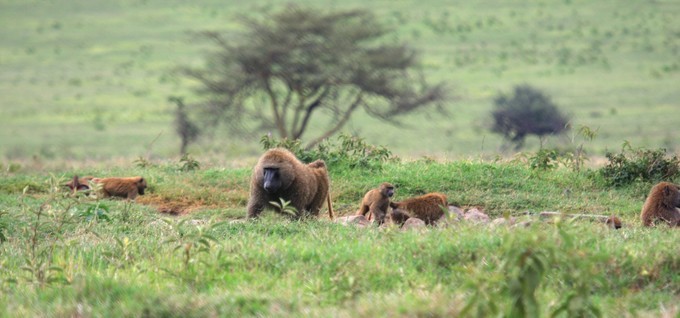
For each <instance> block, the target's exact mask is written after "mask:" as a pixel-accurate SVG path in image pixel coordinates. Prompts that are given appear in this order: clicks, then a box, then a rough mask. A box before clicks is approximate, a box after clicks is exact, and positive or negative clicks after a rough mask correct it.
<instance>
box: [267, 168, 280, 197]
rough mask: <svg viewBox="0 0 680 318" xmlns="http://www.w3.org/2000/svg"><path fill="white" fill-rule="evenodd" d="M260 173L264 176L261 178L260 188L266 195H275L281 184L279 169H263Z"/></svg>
mask: <svg viewBox="0 0 680 318" xmlns="http://www.w3.org/2000/svg"><path fill="white" fill-rule="evenodd" d="M262 173H263V174H264V175H263V178H262V187H263V188H264V190H265V191H267V192H268V193H275V192H276V191H278V190H279V189H281V185H282V182H281V173H280V172H279V168H275V167H265V168H264V169H263V172H262Z"/></svg>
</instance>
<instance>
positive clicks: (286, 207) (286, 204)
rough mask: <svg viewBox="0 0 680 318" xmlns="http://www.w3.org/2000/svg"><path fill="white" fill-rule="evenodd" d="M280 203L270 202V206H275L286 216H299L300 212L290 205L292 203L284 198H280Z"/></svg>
mask: <svg viewBox="0 0 680 318" xmlns="http://www.w3.org/2000/svg"><path fill="white" fill-rule="evenodd" d="M279 201H280V202H276V201H269V204H271V205H273V206H275V207H276V209H277V210H278V211H279V212H280V213H282V214H285V215H288V216H291V217H294V216H297V215H298V210H297V209H296V208H295V207H294V206H291V205H290V201H287V200H284V199H283V198H279Z"/></svg>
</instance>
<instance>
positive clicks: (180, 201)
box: [136, 195, 215, 215]
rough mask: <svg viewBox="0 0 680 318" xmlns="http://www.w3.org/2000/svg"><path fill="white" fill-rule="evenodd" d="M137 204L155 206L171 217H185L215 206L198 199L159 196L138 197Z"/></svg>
mask: <svg viewBox="0 0 680 318" xmlns="http://www.w3.org/2000/svg"><path fill="white" fill-rule="evenodd" d="M136 202H137V203H140V204H145V205H150V206H153V207H154V208H155V209H156V210H158V212H160V213H166V214H171V215H184V214H187V213H191V212H193V211H196V210H198V209H203V208H212V207H215V205H214V204H209V203H206V202H204V201H203V200H201V199H196V198H189V197H185V198H172V199H170V198H166V197H162V196H159V195H145V196H143V197H138V198H137V200H136Z"/></svg>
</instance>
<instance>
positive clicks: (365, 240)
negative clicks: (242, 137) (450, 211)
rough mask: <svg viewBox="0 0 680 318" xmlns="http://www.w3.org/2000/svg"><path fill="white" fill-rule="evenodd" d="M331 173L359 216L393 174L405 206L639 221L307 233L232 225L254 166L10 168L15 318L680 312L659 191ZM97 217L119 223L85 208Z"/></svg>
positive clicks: (677, 262) (324, 226) (496, 178)
mask: <svg viewBox="0 0 680 318" xmlns="http://www.w3.org/2000/svg"><path fill="white" fill-rule="evenodd" d="M330 171H331V179H332V194H333V198H334V207H335V208H336V211H337V213H338V214H340V215H347V214H352V213H353V212H354V211H355V210H356V207H357V204H358V202H359V201H360V200H361V197H362V195H363V194H364V192H365V191H366V190H368V189H370V188H372V187H375V186H376V185H377V184H379V183H380V182H383V181H390V182H393V183H394V184H395V185H396V187H397V189H396V191H397V192H396V196H395V199H396V200H400V199H403V198H406V197H409V196H413V195H418V194H421V193H424V192H430V191H439V192H443V193H445V194H447V195H448V197H449V199H450V201H451V202H452V203H455V204H457V205H460V206H463V207H466V206H475V207H480V208H482V209H484V210H485V211H486V212H487V213H488V214H490V215H491V216H492V217H500V216H502V215H514V216H518V217H519V216H522V215H523V213H524V212H526V211H530V212H540V211H545V210H550V211H563V212H568V213H576V212H583V213H598V214H616V215H618V216H620V217H621V218H622V219H623V221H624V224H625V227H624V228H623V229H621V230H617V231H614V230H611V229H608V228H606V227H605V226H604V225H602V224H600V223H596V222H590V221H587V220H581V221H569V220H560V221H557V223H553V222H548V221H536V222H533V223H532V225H531V226H529V227H526V228H525V227H504V226H500V227H491V226H488V225H475V224H469V223H453V224H451V225H450V226H448V227H445V228H435V229H428V230H425V231H406V232H404V231H400V230H398V229H395V228H388V229H380V230H379V229H376V228H373V227H370V228H356V227H352V226H349V227H346V226H342V225H339V224H334V223H330V222H328V221H327V219H326V218H325V217H324V218H321V219H319V220H308V221H303V222H292V221H289V220H287V219H285V218H283V217H281V216H278V215H276V214H274V213H271V212H269V213H265V214H264V215H263V218H262V219H260V220H259V221H255V222H245V223H243V222H231V221H233V220H235V219H240V218H243V217H244V216H245V202H246V200H247V197H248V184H249V176H250V168H249V167H242V168H229V169H225V168H222V167H220V166H211V165H205V166H204V167H203V168H202V169H199V170H194V171H189V172H182V171H180V170H179V164H176V163H166V164H156V165H151V166H147V167H146V168H140V167H136V166H133V165H121V166H117V167H109V168H92V167H90V168H85V169H81V170H75V171H74V170H70V169H63V170H55V171H53V173H54V175H55V178H51V177H46V176H45V174H44V173H43V172H41V171H23V172H20V173H11V174H10V173H6V172H5V173H4V174H3V175H2V178H1V179H2V181H1V182H0V212H1V214H0V230H1V232H0V233H2V234H3V237H4V238H3V242H2V243H0V293H2V296H3V297H0V306H2V307H3V308H5V310H4V311H3V314H2V315H3V316H8V317H10V316H11V317H33V316H57V317H62V316H63V317H66V316H84V317H89V316H113V317H116V316H120V317H138V316H149V317H161V316H238V317H242V316H284V317H288V316H289V317H297V316H301V315H303V316H340V317H373V316H390V317H393V316H447V317H450V316H457V315H460V314H461V313H464V315H466V316H469V315H479V316H490V315H495V314H499V313H501V314H503V313H504V314H510V313H511V310H512V309H513V308H515V309H517V308H524V309H526V310H534V311H535V312H536V313H537V314H538V315H539V316H549V315H550V314H551V313H553V312H555V311H557V310H558V308H560V306H561V305H562V304H564V303H565V301H566V300H569V299H572V300H573V301H572V303H571V307H569V308H571V310H572V311H570V312H568V313H566V314H565V315H564V316H574V315H576V314H577V313H576V312H575V310H577V309H580V310H585V311H588V310H591V309H593V308H595V309H596V310H599V311H600V312H601V313H602V314H603V316H605V317H612V316H624V315H639V316H649V317H656V316H659V315H661V314H664V313H665V314H668V315H673V314H677V313H678V310H680V308H678V307H677V302H678V300H680V290H679V289H678V286H680V280H679V279H678V278H679V277H680V276H678V275H677V273H678V270H680V258H678V253H677V251H678V250H677V244H676V243H677V241H678V239H680V232H679V231H677V230H673V229H668V228H665V227H660V228H653V229H648V228H642V227H641V226H640V224H639V220H638V215H639V211H640V208H641V205H642V202H643V200H644V197H645V195H646V192H647V191H648V189H649V187H650V184H646V183H636V184H633V185H631V186H628V187H623V188H609V187H607V186H605V183H604V182H603V180H601V179H600V177H599V176H598V175H597V174H596V172H594V171H590V170H587V171H584V172H581V173H576V172H573V171H570V170H567V169H564V168H560V169H557V170H554V171H543V172H541V171H535V170H531V169H530V168H528V165H527V164H526V163H523V162H520V161H514V162H484V161H476V160H475V161H455V162H433V161H431V160H419V161H405V162H389V163H386V164H385V165H384V167H383V169H382V170H366V169H361V168H355V169H347V168H344V167H342V166H331V167H330ZM73 173H78V174H80V175H86V174H93V175H119V174H126V175H132V174H140V175H144V176H145V177H146V178H147V180H148V182H149V189H148V193H147V194H146V195H144V196H141V197H139V198H138V199H137V201H136V202H134V203H132V204H129V203H126V202H125V201H122V200H106V201H96V200H94V199H90V198H86V197H83V196H79V197H75V198H74V197H71V196H69V195H68V194H66V193H64V192H63V190H62V191H57V190H58V189H59V187H56V188H55V185H58V184H60V183H61V182H62V181H66V180H67V178H68V177H69V176H71V175H72V174H73ZM62 176H63V177H62ZM57 179H61V180H57ZM24 189H26V193H25V194H22V193H23V191H24ZM163 200H167V201H168V202H180V203H186V204H195V205H196V208H197V209H195V210H192V212H191V213H188V214H185V215H182V216H179V217H171V216H169V215H163V214H159V213H158V211H157V210H156V206H155V205H154V204H158V203H161V202H166V201H163ZM97 204H99V205H98V206H97ZM40 207H43V213H42V214H41V215H40V217H39V218H38V216H37V211H39V210H40ZM93 207H94V208H96V207H99V208H100V209H104V210H106V211H107V212H106V213H105V216H107V217H108V218H106V219H102V218H100V219H92V217H91V215H90V217H89V218H88V214H87V213H85V214H83V213H84V212H86V211H88V209H89V208H93ZM164 218H166V219H167V220H168V223H166V222H164V221H162V219H164ZM525 257H528V258H527V259H531V261H521V260H523V259H525ZM50 267H51V268H52V269H53V270H52V271H47V269H48V268H50ZM27 268H30V269H32V270H33V272H31V271H28V270H26V269H27ZM39 269H42V270H43V271H42V272H43V273H48V274H51V275H52V276H49V275H47V276H41V275H39V274H37V273H40V271H39ZM49 277H52V278H53V280H52V281H49V280H48V278H49ZM530 281H533V282H536V283H537V286H538V288H537V289H536V291H535V294H532V293H528V294H521V293H519V292H518V289H517V288H522V286H524V285H523V284H527V282H530ZM532 290H533V289H532ZM520 296H521V297H520ZM572 296H573V298H570V297H572ZM532 299H533V300H532ZM518 301H520V303H522V304H524V305H523V306H524V307H522V306H518V305H516V304H517V303H518ZM513 304H515V305H513ZM464 310H465V312H463V311H464Z"/></svg>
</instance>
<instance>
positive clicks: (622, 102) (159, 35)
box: [0, 0, 680, 160]
mask: <svg viewBox="0 0 680 318" xmlns="http://www.w3.org/2000/svg"><path fill="white" fill-rule="evenodd" d="M287 3H288V2H287V1H259V0H258V1H192V2H185V1H160V0H139V1H137V0H134V1H100V0H75V1H43V0H40V1H30V0H29V1H23V0H21V1H11V0H2V1H0V37H1V38H2V41H1V42H0V140H2V142H1V143H0V155H2V156H3V158H4V160H20V159H23V158H37V159H40V160H42V159H58V158H67V159H81V160H82V159H101V158H111V157H126V158H136V157H138V156H141V155H150V156H157V157H167V156H170V155H174V154H176V153H177V150H178V148H179V145H178V144H179V142H178V140H177V137H176V134H175V133H174V129H173V127H172V120H173V111H174V105H173V104H172V103H169V102H168V97H169V96H184V97H185V101H186V102H187V103H192V102H197V101H199V98H198V96H196V94H195V93H194V91H193V89H194V88H197V87H196V83H194V82H191V81H189V80H188V79H186V78H182V77H179V76H177V74H176V73H175V72H174V70H176V69H177V68H178V67H181V66H198V65H202V64H203V61H204V54H205V53H206V52H208V51H210V50H211V47H210V46H209V44H208V43H207V42H205V41H199V40H196V35H195V34H196V32H200V31H205V30H216V31H224V32H226V33H229V32H237V31H239V30H240V29H241V24H240V20H239V16H258V14H260V13H261V12H265V11H268V12H271V11H273V10H278V9H281V8H283V7H285V5H286V4H287ZM295 3H296V4H300V5H311V6H315V7H320V8H327V9H329V10H336V9H337V10H343V9H353V8H362V9H368V10H371V11H372V12H374V13H375V15H376V19H378V20H379V21H380V22H382V23H384V24H385V25H386V26H388V27H390V28H392V29H393V30H394V32H393V33H392V34H390V35H389V36H388V37H387V38H386V40H388V41H391V40H395V41H401V42H406V43H409V44H410V45H411V46H413V47H414V48H416V49H417V50H418V51H419V52H420V55H419V57H420V61H421V65H422V68H423V69H422V71H423V75H424V76H425V77H426V78H427V79H428V81H429V82H431V83H437V82H445V83H447V87H448V89H447V91H448V93H449V96H450V97H451V98H450V100H449V101H448V102H446V103H445V109H446V110H447V111H448V114H447V115H440V114H438V113H435V112H434V110H427V111H422V112H419V113H417V114H413V115H409V116H407V117H403V118H402V123H401V124H400V125H398V126H396V127H395V126H391V125H388V124H385V123H382V122H380V121H379V120H375V119H372V118H370V117H368V116H367V115H366V114H363V113H360V112H359V113H357V114H356V116H354V118H353V120H352V121H351V122H350V123H349V124H348V126H347V127H346V129H345V131H346V132H348V133H352V134H355V135H360V136H362V137H364V138H366V139H367V140H368V141H369V142H370V143H373V144H380V145H386V146H388V147H389V148H390V149H391V150H392V151H394V153H396V154H398V155H402V156H411V157H419V156H422V155H430V156H446V157H449V158H451V157H456V158H466V157H467V156H469V155H477V154H486V155H491V156H494V155H495V154H496V152H497V151H498V149H499V147H500V146H501V144H502V139H501V138H500V137H499V136H497V135H494V134H491V133H490V132H489V130H488V127H489V126H490V111H491V110H492V109H493V99H494V96H496V94H498V93H509V92H511V90H512V87H513V86H515V85H520V84H529V85H532V86H534V87H537V88H538V89H541V90H542V91H544V92H545V93H546V94H548V95H549V96H551V97H552V99H553V100H554V102H555V103H556V104H557V105H558V106H559V107H560V109H562V110H563V111H565V112H566V113H568V114H570V115H571V118H572V122H571V124H572V126H573V127H575V128H578V127H580V126H581V125H586V126H588V127H590V128H592V129H593V130H597V131H598V136H597V138H596V139H595V140H593V142H592V144H591V145H589V148H588V150H589V152H590V153H591V154H595V155H600V156H601V155H603V154H604V152H605V151H606V150H618V149H619V147H620V145H621V143H622V142H623V141H624V140H628V141H630V142H631V143H632V144H633V145H634V146H646V147H665V148H668V149H669V150H671V151H675V150H676V149H678V145H679V143H680V142H679V141H678V138H677V136H678V135H680V132H679V129H680V128H679V127H680V126H678V125H677V120H676V118H677V116H675V114H676V113H677V111H678V109H680V105H679V104H678V101H679V100H680V90H678V84H677V83H679V82H680V39H679V37H680V35H679V34H680V26H679V25H678V23H676V20H677V19H676V18H677V16H678V15H679V14H680V5H679V4H678V3H677V2H676V1H651V2H649V1H648V2H640V1H614V0H610V1H579V0H574V1H569V0H566V1H475V2H473V3H471V2H469V1H437V0H424V1H370V2H365V1H354V0H348V1H295ZM327 120H329V119H328V118H323V117H320V118H318V121H317V122H316V123H315V125H316V127H323V126H325V125H327V123H326V121H327ZM266 133H267V132H266V131H263V132H261V134H260V135H263V134H266ZM317 135H318V134H315V131H314V129H312V131H310V132H309V136H308V137H307V138H312V137H314V136H317ZM569 137H570V134H567V136H565V137H553V138H549V139H548V140H547V142H546V143H547V145H550V146H553V145H557V146H560V147H565V148H567V147H570V146H571V139H572V138H569ZM257 138H259V136H256V138H255V140H257ZM304 138H305V136H303V139H304ZM537 145H538V140H536V139H532V138H530V140H529V141H528V146H529V147H530V149H535V148H537ZM189 150H190V152H191V153H192V154H194V155H209V154H216V155H217V156H220V157H230V158H233V157H240V156H242V155H243V154H249V155H251V156H252V155H256V154H257V152H258V151H259V147H258V146H257V143H256V142H253V140H252V139H246V138H235V137H231V136H230V135H228V134H223V133H217V134H215V135H212V136H211V135H206V136H205V137H204V138H203V139H202V140H201V141H199V143H198V144H195V145H193V146H192V147H190V149H189Z"/></svg>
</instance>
